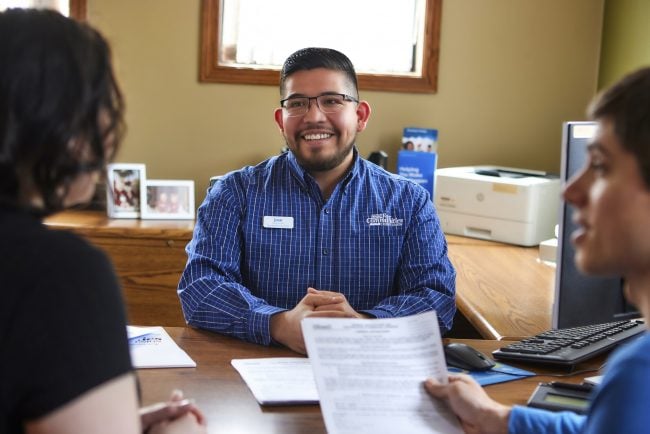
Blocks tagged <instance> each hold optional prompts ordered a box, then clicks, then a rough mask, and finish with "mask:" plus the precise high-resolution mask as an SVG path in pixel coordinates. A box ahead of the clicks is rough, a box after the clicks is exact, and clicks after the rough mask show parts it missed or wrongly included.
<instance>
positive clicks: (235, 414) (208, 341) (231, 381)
mask: <svg viewBox="0 0 650 434" xmlns="http://www.w3.org/2000/svg"><path fill="white" fill-rule="evenodd" d="M166 329H167V331H168V332H169V334H170V335H171V336H172V338H173V339H174V340H175V341H176V342H177V343H178V344H179V345H180V346H181V347H182V348H183V349H184V350H185V351H187V353H188V354H189V355H190V356H191V357H192V358H193V359H194V360H195V361H196V363H197V367H196V368H178V369H141V370H138V377H139V379H140V385H141V389H142V398H143V404H145V405H147V404H151V403H154V402H157V401H164V400H166V399H167V397H168V396H169V393H170V392H171V390H172V389H174V388H179V389H182V390H183V391H184V392H185V395H186V396H187V397H190V398H194V399H196V402H197V404H198V405H199V406H200V407H201V409H202V410H203V412H204V413H205V415H206V417H207V420H208V427H209V432H210V433H239V434H247V433H254V434H264V433H284V434H292V433H310V434H316V433H325V426H324V423H323V419H322V416H321V412H320V407H319V406H318V405H303V406H287V407H261V406H260V405H258V404H257V402H256V401H255V398H253V395H252V394H251V393H250V391H249V390H248V388H247V387H246V384H245V383H244V381H243V380H242V379H241V377H240V376H239V374H238V373H237V371H235V369H234V368H233V367H232V366H231V365H230V360H231V359H235V358H255V357H296V356H297V354H296V353H293V352H292V351H290V350H287V349H283V348H275V347H272V348H268V347H263V346H259V345H255V344H250V343H246V342H243V341H239V340H235V339H232V338H228V337H225V336H221V335H217V334H213V333H210V332H206V331H199V330H194V329H191V328H184V327H183V328H181V327H167V328H166ZM464 342H467V343H469V344H470V345H472V346H474V347H475V348H477V349H478V350H480V351H483V352H485V353H487V354H489V353H490V352H491V351H492V350H494V349H496V348H497V347H500V346H502V345H504V343H503V342H497V341H484V340H471V341H469V340H466V341H464ZM600 364H602V358H599V359H596V360H593V361H592V362H590V363H589V364H586V365H584V366H580V368H585V367H589V368H592V367H593V368H596V367H598V366H599V365H600ZM519 366H522V367H523V368H524V369H528V370H532V371H534V372H538V373H549V372H551V371H549V370H547V369H541V368H536V367H531V365H526V366H524V365H519ZM587 375H590V374H587ZM583 376H585V374H583ZM552 380H553V378H552V377H532V378H526V379H522V380H517V381H511V382H508V383H500V384H495V385H491V386H486V391H487V392H488V393H489V394H490V396H492V397H493V398H494V399H496V400H497V401H500V402H503V403H506V404H522V405H525V403H526V401H527V400H528V397H529V396H530V394H531V393H532V391H533V390H534V389H535V386H536V385H537V383H538V382H540V381H552ZM581 380H582V377H580V376H578V377H569V378H563V379H562V381H567V382H580V381H581Z"/></svg>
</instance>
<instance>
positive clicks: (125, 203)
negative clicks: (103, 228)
mask: <svg viewBox="0 0 650 434" xmlns="http://www.w3.org/2000/svg"><path fill="white" fill-rule="evenodd" d="M146 179H147V173H146V166H145V165H144V164H136V163H113V164H109V165H108V166H107V177H106V184H107V185H106V213H107V214H108V216H109V217H111V218H138V217H140V208H141V207H140V204H141V203H142V200H141V196H142V186H143V185H144V182H145V180H146Z"/></svg>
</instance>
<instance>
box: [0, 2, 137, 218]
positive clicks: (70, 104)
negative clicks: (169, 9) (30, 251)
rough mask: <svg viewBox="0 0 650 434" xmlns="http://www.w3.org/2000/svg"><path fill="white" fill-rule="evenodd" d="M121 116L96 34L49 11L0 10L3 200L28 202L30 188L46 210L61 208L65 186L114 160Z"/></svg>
mask: <svg viewBox="0 0 650 434" xmlns="http://www.w3.org/2000/svg"><path fill="white" fill-rule="evenodd" d="M123 111H124V104H123V100H122V96H121V93H120V90H119V88H118V85H117V83H116V81H115V78H114V76H113V70H112V67H111V56H110V49H109V46H108V44H107V42H106V41H105V40H104V38H103V37H102V36H101V35H100V34H99V33H98V32H97V31H96V30H94V29H92V28H91V27H90V26H88V25H86V24H83V23H80V22H77V21H74V20H72V19H69V18H66V17H64V16H62V15H61V14H59V13H58V12H54V11H49V10H33V9H9V10H7V11H5V12H1V13H0V201H1V202H4V203H8V204H11V205H15V206H24V205H26V204H24V203H21V200H23V199H21V197H20V195H21V192H22V191H21V189H24V188H25V185H24V184H25V183H30V184H31V188H32V189H35V190H36V192H38V193H39V194H40V195H41V196H42V198H43V202H44V209H43V210H42V211H43V212H44V213H51V212H55V211H58V210H60V209H62V207H63V196H65V193H66V192H67V191H68V188H69V185H70V183H71V182H72V181H73V180H74V179H75V178H76V177H77V176H78V175H79V174H81V173H83V172H87V171H91V170H93V169H95V170H97V169H100V170H103V168H104V166H105V163H106V160H107V157H111V156H112V155H114V153H115V151H116V148H117V146H118V144H119V141H120V139H121V136H122V132H123V128H124V127H123ZM107 154H108V155H107ZM62 193H63V194H62Z"/></svg>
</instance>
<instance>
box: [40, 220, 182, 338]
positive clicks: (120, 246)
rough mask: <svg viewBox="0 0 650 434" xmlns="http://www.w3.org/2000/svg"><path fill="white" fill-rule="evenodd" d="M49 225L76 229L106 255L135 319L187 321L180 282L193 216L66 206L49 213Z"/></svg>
mask: <svg viewBox="0 0 650 434" xmlns="http://www.w3.org/2000/svg"><path fill="white" fill-rule="evenodd" d="M45 224H47V225H48V226H50V227H52V228H54V229H66V230H70V231H72V232H75V233H77V234H78V235H81V236H82V237H85V238H86V239H88V240H89V241H90V242H91V243H93V244H94V245H95V246H97V247H100V248H102V249H103V250H104V251H105V252H106V253H107V254H108V256H109V257H110V258H111V260H112V261H113V265H114V266H115V271H116V272H117V275H118V276H119V278H120V281H121V283H122V291H123V295H124V301H125V303H126V308H127V315H128V318H129V322H130V323H131V324H138V325H151V326H154V325H165V326H184V325H185V319H184V318H183V313H182V311H181V307H180V303H179V300H178V296H177V295H176V287H177V285H178V281H179V280H180V277H181V273H182V272H183V269H184V268H185V263H186V262H187V255H186V254H185V245H186V244H187V243H188V242H189V241H190V239H191V238H192V231H193V230H194V221H191V220H189V221H188V220H139V219H109V218H108V217H107V216H106V214H105V213H103V212H99V211H66V212H63V213H60V214H56V215H53V216H50V217H48V218H47V219H46V220H45Z"/></svg>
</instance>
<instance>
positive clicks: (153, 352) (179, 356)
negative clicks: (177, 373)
mask: <svg viewBox="0 0 650 434" xmlns="http://www.w3.org/2000/svg"><path fill="white" fill-rule="evenodd" d="M126 332H127V335H128V337H129V350H130V351H131V363H133V367H134V368H195V367H196V362H194V360H192V359H191V358H190V356H188V355H187V353H186V352H185V351H183V350H182V349H181V348H180V347H179V346H178V345H176V342H174V340H173V339H172V338H171V336H169V334H167V332H166V331H165V329H164V328H162V327H134V326H127V328H126Z"/></svg>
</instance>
